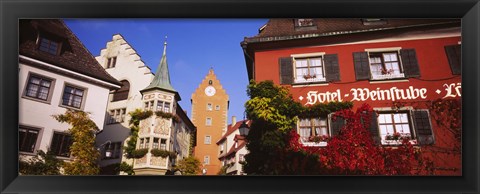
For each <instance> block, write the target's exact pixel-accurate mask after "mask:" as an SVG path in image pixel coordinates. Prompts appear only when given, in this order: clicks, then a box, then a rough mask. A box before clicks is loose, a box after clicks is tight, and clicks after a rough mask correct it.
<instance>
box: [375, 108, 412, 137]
mask: <svg viewBox="0 0 480 194" xmlns="http://www.w3.org/2000/svg"><path fill="white" fill-rule="evenodd" d="M378 128H379V132H380V137H381V141H382V144H390V143H392V142H396V140H402V139H405V138H406V139H409V140H410V139H413V133H412V131H413V130H412V129H411V123H410V115H409V112H407V111H404V112H402V111H399V112H380V113H379V114H378Z"/></svg>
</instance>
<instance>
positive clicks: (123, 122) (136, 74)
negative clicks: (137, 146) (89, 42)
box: [95, 34, 154, 173]
mask: <svg viewBox="0 0 480 194" xmlns="http://www.w3.org/2000/svg"><path fill="white" fill-rule="evenodd" d="M95 58H96V59H97V61H98V62H99V63H100V64H101V65H102V66H103V68H105V70H106V71H107V72H108V73H109V74H110V75H112V76H113V77H114V78H116V79H117V80H119V81H120V82H121V83H122V87H121V88H120V89H118V90H116V91H113V92H112V93H110V95H109V97H108V104H107V108H106V114H104V116H105V126H104V130H103V131H102V132H101V133H99V134H98V135H97V139H96V144H97V147H100V148H101V151H102V152H101V160H100V163H99V164H100V166H101V167H106V166H108V165H111V164H118V163H120V162H121V161H125V162H127V163H128V164H132V162H133V161H131V160H129V159H127V158H125V157H123V158H122V156H123V149H122V148H123V146H124V145H125V143H126V141H128V137H129V136H130V126H129V120H130V115H129V114H128V113H129V112H132V111H134V110H135V109H142V108H143V103H142V94H141V93H140V90H142V89H144V88H145V87H147V86H148V85H149V84H150V82H151V81H152V80H153V77H154V75H153V73H152V72H151V70H150V68H149V67H148V66H146V65H145V63H144V62H143V61H142V59H141V58H140V55H138V54H137V52H136V51H135V49H134V48H133V47H132V46H131V45H130V44H129V43H128V42H127V41H126V40H125V39H124V38H123V37H122V36H121V35H120V34H116V35H113V37H112V40H111V41H109V42H107V44H106V48H104V49H102V50H101V51H100V56H97V57H95ZM106 150H108V151H110V152H111V155H109V156H108V157H107V156H106V154H105V153H106ZM106 170H107V171H108V168H107V169H106ZM106 173H111V172H106Z"/></svg>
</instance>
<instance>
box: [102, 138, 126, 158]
mask: <svg viewBox="0 0 480 194" xmlns="http://www.w3.org/2000/svg"><path fill="white" fill-rule="evenodd" d="M107 152H110V154H111V155H110V156H107ZM121 153H122V142H113V143H108V144H105V147H104V149H103V158H104V159H116V158H120V156H121Z"/></svg>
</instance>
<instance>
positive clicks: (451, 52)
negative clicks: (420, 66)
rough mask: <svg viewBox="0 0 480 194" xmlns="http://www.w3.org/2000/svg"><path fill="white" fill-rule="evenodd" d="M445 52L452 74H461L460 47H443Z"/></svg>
mask: <svg viewBox="0 0 480 194" xmlns="http://www.w3.org/2000/svg"><path fill="white" fill-rule="evenodd" d="M445 52H446V53H447V58H448V63H449V64H450V69H451V70H452V74H453V75H460V74H461V73H462V67H461V66H462V46H461V45H459V44H457V45H449V46H445Z"/></svg>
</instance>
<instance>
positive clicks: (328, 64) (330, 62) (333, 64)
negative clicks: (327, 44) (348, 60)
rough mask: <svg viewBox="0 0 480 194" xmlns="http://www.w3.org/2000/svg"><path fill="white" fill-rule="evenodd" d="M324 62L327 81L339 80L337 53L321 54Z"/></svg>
mask: <svg viewBox="0 0 480 194" xmlns="http://www.w3.org/2000/svg"><path fill="white" fill-rule="evenodd" d="M323 57H324V59H323V61H324V62H325V79H326V81H327V82H331V81H340V68H339V66H338V56H337V54H328V55H324V56H323Z"/></svg>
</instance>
